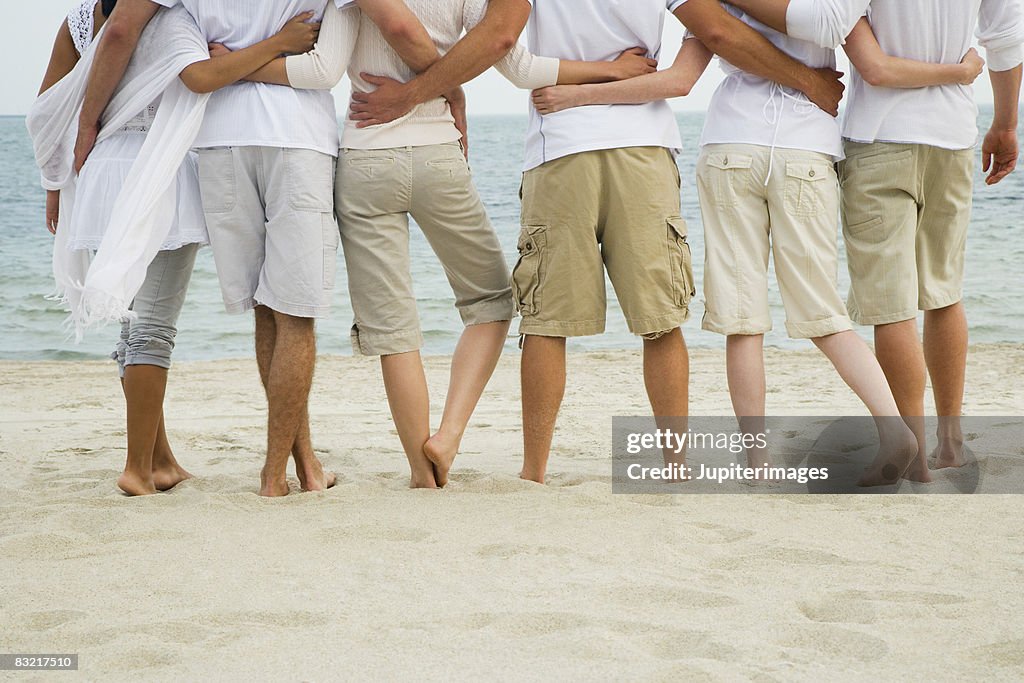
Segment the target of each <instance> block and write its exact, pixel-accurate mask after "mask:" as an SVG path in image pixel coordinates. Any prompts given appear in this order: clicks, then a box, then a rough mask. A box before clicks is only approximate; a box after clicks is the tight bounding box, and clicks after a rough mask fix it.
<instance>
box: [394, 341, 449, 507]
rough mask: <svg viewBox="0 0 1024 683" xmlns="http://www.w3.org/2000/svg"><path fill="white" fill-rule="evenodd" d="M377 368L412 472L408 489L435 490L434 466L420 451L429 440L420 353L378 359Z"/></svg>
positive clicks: (425, 380)
mask: <svg viewBox="0 0 1024 683" xmlns="http://www.w3.org/2000/svg"><path fill="white" fill-rule="evenodd" d="M380 367H381V370H382V371H383V373H384V389H385V391H386V392H387V395H388V405H389V406H391V417H392V418H393V419H394V421H395V428H396V429H397V430H398V438H399V439H401V441H402V448H403V449H405V457H406V458H408V460H409V469H410V470H411V472H412V476H411V478H410V480H409V487H410V488H414V489H433V488H437V481H436V480H435V479H434V467H433V465H432V463H431V462H430V460H428V459H427V456H426V454H424V452H423V446H424V444H426V443H427V439H429V438H430V395H429V393H428V392H427V377H426V375H425V374H424V373H423V362H422V361H421V360H420V352H419V351H411V352H409V353H397V354H394V355H390V356H381V358H380Z"/></svg>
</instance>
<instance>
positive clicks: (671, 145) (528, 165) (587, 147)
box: [523, 139, 683, 173]
mask: <svg viewBox="0 0 1024 683" xmlns="http://www.w3.org/2000/svg"><path fill="white" fill-rule="evenodd" d="M628 147H661V148H663V149H667V150H669V151H670V152H672V154H673V155H674V156H678V155H679V154H680V153H681V152H682V151H683V147H682V142H681V141H680V142H675V141H673V142H665V141H664V140H650V139H635V140H616V141H615V142H611V141H598V140H595V141H593V142H587V143H580V144H576V145H572V146H570V147H565V148H563V149H559V150H557V151H555V152H550V153H547V154H543V155H537V154H534V155H531V156H530V157H528V158H527V159H526V160H525V161H524V162H523V172H524V173H525V172H526V171H532V170H533V169H535V168H538V167H540V166H543V165H544V164H546V163H548V162H550V161H555V160H557V159H561V158H562V157H567V156H572V155H573V154H582V153H583V152H598V151H601V150H607V149H626V148H628ZM549 150H550V147H549Z"/></svg>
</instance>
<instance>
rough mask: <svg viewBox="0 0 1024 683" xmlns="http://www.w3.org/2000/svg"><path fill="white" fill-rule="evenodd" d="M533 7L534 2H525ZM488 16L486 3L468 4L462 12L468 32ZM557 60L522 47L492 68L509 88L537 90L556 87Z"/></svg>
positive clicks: (472, 0) (477, 0) (478, 0)
mask: <svg viewBox="0 0 1024 683" xmlns="http://www.w3.org/2000/svg"><path fill="white" fill-rule="evenodd" d="M527 1H528V2H529V3H530V5H531V6H532V5H533V0H527ZM486 13H487V2H486V0H469V1H468V2H466V5H465V7H464V8H463V15H462V19H463V23H464V24H465V28H466V30H467V31H472V30H473V29H474V28H476V26H477V24H479V23H480V22H481V21H483V18H484V15H485V14H486ZM558 66H559V60H558V59H555V58H554V57H537V56H535V55H533V54H532V53H531V52H529V51H528V50H527V49H526V48H525V47H523V46H522V44H521V43H516V45H515V47H513V48H512V50H511V51H510V52H509V53H508V54H507V55H505V56H504V57H503V58H502V59H500V60H499V61H498V63H497V64H495V65H494V68H495V69H497V70H498V73H500V74H501V75H502V76H504V77H505V78H506V79H508V81H509V82H510V83H512V85H514V86H516V87H517V88H520V89H522V90H536V89H537V88H546V87H548V86H549V85H555V84H557V83H558Z"/></svg>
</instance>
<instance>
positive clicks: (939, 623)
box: [0, 345, 1024, 681]
mask: <svg viewBox="0 0 1024 683" xmlns="http://www.w3.org/2000/svg"><path fill="white" fill-rule="evenodd" d="M768 364H769V368H770V389H769V392H770V393H769V396H768V404H769V411H770V412H772V413H775V414H807V415H818V414H823V413H824V414H862V413H863V409H862V408H860V406H859V404H858V403H857V402H856V399H855V397H854V396H853V395H852V394H851V393H850V392H849V390H848V389H847V388H846V387H845V386H844V385H843V384H842V383H841V381H840V380H839V379H838V378H837V377H836V376H835V375H834V373H832V372H830V369H829V366H828V364H827V362H826V361H825V360H824V359H823V358H822V357H821V356H819V355H818V354H816V353H815V352H813V351H808V352H771V353H770V354H769V356H768ZM427 365H428V378H429V380H430V383H431V388H432V392H433V402H434V404H435V409H436V410H437V411H439V410H440V407H441V405H442V403H443V396H444V389H445V385H446V384H447V365H448V359H447V358H444V357H436V358H430V359H428V363H427ZM640 368H641V365H640V356H639V354H636V353H631V352H606V353H591V354H579V355H573V356H572V357H571V359H570V369H569V371H570V382H569V390H568V392H567V396H566V403H565V406H564V411H563V413H562V417H561V422H560V429H559V432H558V434H557V435H556V446H555V449H554V453H553V458H552V462H551V466H550V485H549V486H547V487H542V486H539V485H536V484H531V483H527V482H523V481H521V480H519V479H518V477H517V476H516V474H517V472H518V467H519V464H520V458H521V453H522V450H521V445H520V436H519V403H518V395H519V392H518V381H519V380H518V354H516V353H509V354H507V355H506V357H505V359H504V360H503V361H502V364H501V366H500V367H499V370H498V372H497V374H496V375H495V378H494V380H493V381H492V383H491V386H490V389H489V391H488V392H487V394H486V395H485V397H484V400H483V402H482V403H481V405H480V407H479V410H478V411H477V414H476V416H475V418H474V421H473V424H472V426H471V429H470V433H469V434H468V435H467V437H466V439H465V442H464V445H463V450H462V454H461V455H460V457H459V460H458V461H457V462H456V467H455V470H454V472H453V477H452V483H451V484H450V486H449V488H448V489H446V490H444V491H440V492H432V491H431V492H428V491H409V490H408V489H407V488H406V484H407V470H406V464H405V459H404V456H403V455H402V454H401V451H400V448H399V444H398V440H397V437H396V435H395V433H394V431H393V428H392V425H391V420H390V416H389V413H388V409H387V404H386V402H385V399H384V392H383V386H382V384H381V381H380V376H379V370H378V365H377V363H376V361H373V360H365V359H353V358H334V357H330V358H323V359H321V362H320V364H319V367H318V370H317V378H316V384H315V387H314V395H313V398H312V409H311V413H312V420H313V432H314V441H315V443H316V446H317V449H318V451H319V452H320V455H321V457H322V459H323V460H324V462H325V464H326V465H328V466H329V467H330V468H331V469H333V470H334V471H335V472H337V473H338V476H339V484H338V486H337V487H335V488H334V489H332V490H330V491H328V492H326V493H322V494H298V493H297V491H296V492H295V495H290V496H288V497H287V498H285V499H282V500H275V501H268V500H263V499H260V498H259V497H258V496H257V495H256V493H255V491H256V484H257V481H258V473H259V468H260V465H261V458H262V456H261V453H262V448H263V439H264V411H265V403H264V399H263V396H262V393H261V390H260V387H259V384H258V378H257V375H256V369H255V364H254V361H252V360H238V361H220V362H196V363H181V364H178V365H177V366H176V367H175V369H174V371H173V373H172V378H171V386H170V391H169V398H168V429H169V432H170V435H171V438H172V442H173V443H174V444H175V447H176V453H177V455H178V458H179V460H181V462H182V464H184V465H185V466H186V467H187V468H189V469H190V470H191V471H192V473H193V474H195V475H197V478H196V479H194V480H191V481H189V482H186V483H184V484H182V485H181V486H179V487H178V488H177V489H175V490H174V491H173V492H171V493H167V494H161V495H157V496H150V497H147V498H144V499H130V498H127V497H124V496H122V495H120V494H119V492H118V491H117V490H116V488H115V479H116V477H117V474H118V473H119V471H120V467H121V466H122V464H123V453H122V449H123V441H124V425H123V403H122V400H121V396H120V391H119V387H118V385H117V381H116V372H115V370H114V367H113V365H112V364H111V363H104V362H96V363H74V364H72V363H46V362H41V363H28V362H25V363H23V362H5V363H0V376H2V378H3V379H2V388H3V390H2V392H0V462H2V463H3V477H2V479H0V576H2V579H0V653H5V652H6V653H14V652H25V653H47V654H51V653H78V654H80V664H79V671H78V673H77V674H72V673H64V674H54V673H48V674H26V673H18V674H11V673H2V672H0V679H3V680H126V681H127V680H140V679H144V680H167V681H191V680H195V681H198V680H271V679H273V680H285V681H291V680H309V681H322V680H357V679H361V680H365V679H384V680H391V679H402V680H407V679H417V680H452V679H460V680H461V679H487V680H516V681H519V680H593V679H615V680H665V681H703V680H726V681H740V680H750V681H790V680H814V681H818V680H840V681H841V680H881V681H896V680H933V681H947V680H948V681H953V680H982V679H984V680H1020V679H1021V678H1022V677H1024V636H1022V635H1021V634H1022V633H1024V598H1022V596H1021V587H1022V585H1024V516H1022V514H1021V511H1022V507H1021V501H1022V498H1021V497H1020V496H1013V495H999V496H994V495H986V496H981V495H978V496H953V495H949V496H945V495H937V496H914V495H905V496H903V495H901V496H809V495H803V496H767V495H676V496H668V495H660V496H656V495H647V496H624V495H613V494H612V492H611V457H610V444H611V417H612V416H613V415H630V414H644V413H645V412H646V410H647V407H646V400H645V397H644V393H643V386H642V380H641V376H640ZM1022 374H1024V346H1005V345H1004V346H985V347H975V348H973V349H972V352H971V358H970V365H969V370H968V390H967V402H966V408H965V409H966V412H967V413H968V414H970V415H1022V414H1024V386H1022ZM692 400H693V411H694V413H696V414H704V415H727V414H729V411H730V408H729V399H728V395H727V393H726V389H725V374H724V361H723V356H722V354H721V353H718V352H709V351H699V352H694V354H693V382H692ZM293 487H296V488H297V485H296V484H294V483H293Z"/></svg>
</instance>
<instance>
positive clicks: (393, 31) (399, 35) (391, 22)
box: [377, 16, 420, 43]
mask: <svg viewBox="0 0 1024 683" xmlns="http://www.w3.org/2000/svg"><path fill="white" fill-rule="evenodd" d="M377 28H379V29H380V32H381V33H382V34H384V36H385V37H386V38H387V40H388V42H389V43H392V42H413V41H415V40H416V39H417V38H419V36H420V32H419V31H418V30H417V29H418V24H417V23H416V22H414V21H413V20H412V19H411V18H409V17H405V16H402V17H384V18H381V19H380V21H379V23H377Z"/></svg>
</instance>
